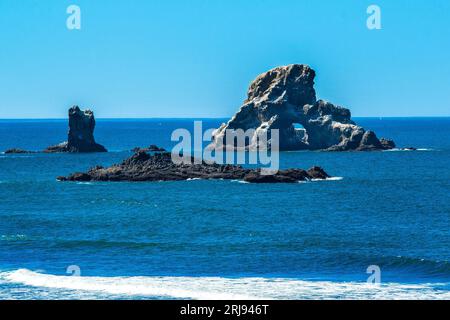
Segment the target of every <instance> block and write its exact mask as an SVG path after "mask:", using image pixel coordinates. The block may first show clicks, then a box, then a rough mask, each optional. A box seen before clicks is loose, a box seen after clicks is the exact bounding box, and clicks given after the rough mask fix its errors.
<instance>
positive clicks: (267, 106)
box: [211, 64, 395, 151]
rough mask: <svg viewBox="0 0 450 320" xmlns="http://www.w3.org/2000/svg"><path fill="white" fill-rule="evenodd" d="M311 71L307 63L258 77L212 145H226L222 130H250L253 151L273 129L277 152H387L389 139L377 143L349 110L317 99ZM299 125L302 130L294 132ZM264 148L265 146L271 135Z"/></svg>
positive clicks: (280, 68)
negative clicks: (357, 123)
mask: <svg viewBox="0 0 450 320" xmlns="http://www.w3.org/2000/svg"><path fill="white" fill-rule="evenodd" d="M314 78H315V72H314V70H312V69H311V68H310V67H308V66H306V65H299V64H294V65H289V66H283V67H278V68H275V69H272V70H270V71H268V72H266V73H263V74H261V75H260V76H258V77H257V78H256V79H255V80H254V81H253V82H252V83H251V84H250V87H249V89H248V94H247V95H248V97H247V99H246V100H245V101H244V104H243V105H242V106H241V108H240V110H239V111H238V112H237V113H236V114H235V115H234V116H233V117H232V118H231V120H230V121H228V123H227V124H222V126H221V127H220V128H219V129H217V130H216V131H215V132H214V134H213V142H212V144H211V147H220V146H221V143H220V141H223V144H224V145H226V146H227V148H229V147H232V148H233V147H235V146H234V141H230V142H227V141H226V130H227V129H234V130H237V129H242V130H244V131H246V130H248V129H255V130H256V132H255V134H254V136H253V137H252V138H251V139H248V142H246V147H248V148H256V147H258V139H257V136H258V135H259V134H260V133H263V132H270V131H269V130H271V129H278V130H279V134H280V141H279V143H280V144H279V147H280V150H329V151H348V150H359V151H369V150H383V149H392V148H393V147H395V144H394V142H393V141H391V140H386V139H382V141H380V140H379V139H378V138H377V136H376V135H375V133H374V132H372V131H366V130H364V129H363V128H362V127H360V126H358V125H356V124H355V123H354V122H353V121H352V120H351V113H350V110H348V109H345V108H342V107H339V106H336V105H333V104H331V103H329V102H326V101H323V100H317V99H316V92H315V90H314ZM294 124H300V125H301V126H302V127H303V128H296V127H295V126H294ZM268 137H269V144H270V134H269V135H268Z"/></svg>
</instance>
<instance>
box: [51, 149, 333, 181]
mask: <svg viewBox="0 0 450 320" xmlns="http://www.w3.org/2000/svg"><path fill="white" fill-rule="evenodd" d="M326 178H329V175H328V174H327V173H326V172H325V171H324V170H323V169H321V168H319V167H313V168H311V169H309V170H307V171H306V170H302V169H289V170H280V171H278V172H277V173H275V174H273V175H263V174H261V171H260V170H259V169H245V168H243V167H241V166H235V165H219V164H216V163H205V162H203V163H202V164H189V163H188V164H177V163H174V162H172V158H171V154H170V153H168V152H162V153H161V152H157V153H155V154H153V155H150V154H148V153H146V152H144V151H138V152H137V153H135V154H134V155H133V156H132V157H130V158H128V159H126V160H125V161H123V162H122V163H121V164H116V165H112V166H111V167H108V168H103V167H101V166H97V167H95V168H92V169H90V170H89V171H88V172H77V173H74V174H71V175H69V176H68V177H58V178H57V179H58V180H59V181H81V182H86V181H180V180H188V179H227V180H230V179H235V180H244V181H246V182H250V183H295V182H299V181H307V180H313V179H326Z"/></svg>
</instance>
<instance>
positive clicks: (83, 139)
mask: <svg viewBox="0 0 450 320" xmlns="http://www.w3.org/2000/svg"><path fill="white" fill-rule="evenodd" d="M94 129H95V117H94V113H93V112H92V111H91V110H84V111H83V110H81V109H80V108H79V107H78V106H74V107H72V108H70V109H69V133H68V140H67V142H63V143H60V144H59V145H56V146H51V147H48V148H47V149H46V150H45V151H44V152H48V153H53V152H107V150H106V148H105V147H104V146H102V145H100V144H98V143H96V142H95V139H94Z"/></svg>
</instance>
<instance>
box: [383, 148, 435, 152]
mask: <svg viewBox="0 0 450 320" xmlns="http://www.w3.org/2000/svg"><path fill="white" fill-rule="evenodd" d="M413 151H434V149H429V148H417V149H415V150H412V149H402V148H394V149H389V150H383V152H413Z"/></svg>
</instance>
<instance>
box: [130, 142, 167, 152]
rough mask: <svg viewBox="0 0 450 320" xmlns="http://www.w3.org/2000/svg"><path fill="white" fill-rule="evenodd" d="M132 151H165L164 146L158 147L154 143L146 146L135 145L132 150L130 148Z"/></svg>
mask: <svg viewBox="0 0 450 320" xmlns="http://www.w3.org/2000/svg"><path fill="white" fill-rule="evenodd" d="M131 151H133V152H139V151H144V152H166V149H164V148H160V147H158V146H157V145H155V144H152V145H150V146H149V147H147V148H140V147H136V148H134V149H133V150H131Z"/></svg>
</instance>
